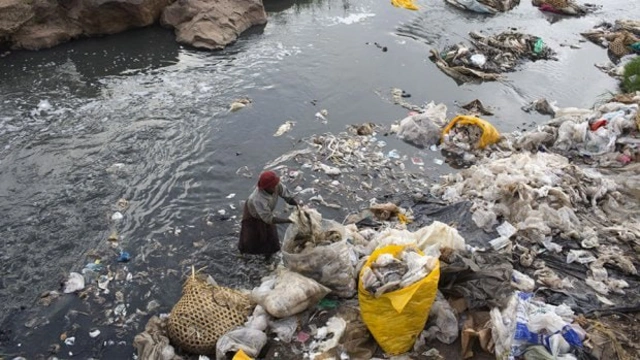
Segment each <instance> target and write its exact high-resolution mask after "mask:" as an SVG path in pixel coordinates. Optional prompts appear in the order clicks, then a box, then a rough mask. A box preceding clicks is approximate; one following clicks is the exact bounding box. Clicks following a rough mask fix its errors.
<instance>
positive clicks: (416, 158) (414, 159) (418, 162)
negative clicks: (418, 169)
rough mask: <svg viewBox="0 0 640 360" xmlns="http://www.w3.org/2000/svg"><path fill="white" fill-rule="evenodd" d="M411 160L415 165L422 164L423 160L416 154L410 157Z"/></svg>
mask: <svg viewBox="0 0 640 360" xmlns="http://www.w3.org/2000/svg"><path fill="white" fill-rule="evenodd" d="M411 162H412V163H413V165H416V166H424V161H422V159H421V158H419V157H417V156H414V157H412V158H411Z"/></svg>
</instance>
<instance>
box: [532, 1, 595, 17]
mask: <svg viewBox="0 0 640 360" xmlns="http://www.w3.org/2000/svg"><path fill="white" fill-rule="evenodd" d="M531 4H532V5H533V6H536V7H538V8H539V9H540V11H547V12H551V13H555V14H562V15H569V16H584V15H586V14H588V13H591V12H594V11H596V10H598V9H600V6H598V5H593V4H586V3H585V4H579V3H578V2H576V1H574V0H531Z"/></svg>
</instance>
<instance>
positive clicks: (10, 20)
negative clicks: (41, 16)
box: [0, 0, 35, 39]
mask: <svg viewBox="0 0 640 360" xmlns="http://www.w3.org/2000/svg"><path fill="white" fill-rule="evenodd" d="M34 15H35V14H34V12H33V10H32V7H31V5H30V4H27V3H25V2H24V1H23V0H0V39H1V38H4V37H6V36H8V35H9V34H12V33H14V32H15V31H16V30H18V29H19V28H20V26H22V25H23V24H24V23H26V22H27V21H29V20H31V19H32V18H33V17H34Z"/></svg>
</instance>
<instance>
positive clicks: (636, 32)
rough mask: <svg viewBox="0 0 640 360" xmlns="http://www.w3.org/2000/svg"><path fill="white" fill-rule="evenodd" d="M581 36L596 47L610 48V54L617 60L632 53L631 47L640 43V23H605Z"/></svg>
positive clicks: (636, 21) (630, 21) (632, 21)
mask: <svg viewBox="0 0 640 360" xmlns="http://www.w3.org/2000/svg"><path fill="white" fill-rule="evenodd" d="M581 35H582V36H584V37H585V38H587V39H588V40H589V41H591V42H593V43H594V44H596V45H599V46H601V47H603V48H608V49H609V53H610V54H611V55H613V56H614V57H615V59H616V60H617V59H619V58H621V57H623V56H625V55H628V54H630V53H632V52H633V49H632V48H631V47H630V46H631V45H633V44H635V43H638V42H640V21H638V20H616V21H615V23H610V22H603V23H601V24H599V25H597V26H595V27H594V28H593V29H592V30H589V31H585V32H583V33H581Z"/></svg>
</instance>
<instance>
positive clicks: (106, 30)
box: [0, 0, 173, 50]
mask: <svg viewBox="0 0 640 360" xmlns="http://www.w3.org/2000/svg"><path fill="white" fill-rule="evenodd" d="M171 2H173V0H65V1H57V0H30V1H24V0H0V46H3V45H4V46H9V47H11V48H14V49H29V50H38V49H43V48H48V47H52V46H55V45H58V44H60V43H63V42H66V41H69V40H71V39H74V38H77V37H81V36H95V35H106V34H114V33H118V32H121V31H124V30H127V29H130V28H134V27H143V26H147V25H151V24H153V23H154V22H156V21H157V20H158V19H159V18H160V14H161V13H162V10H164V8H165V7H167V5H169V4H170V3H171Z"/></svg>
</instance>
